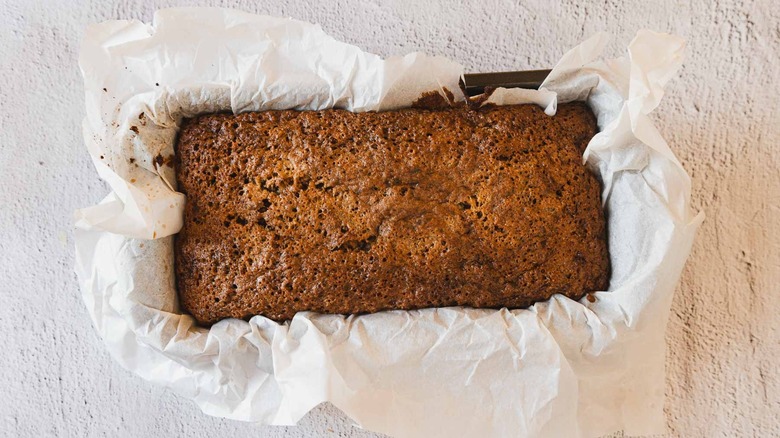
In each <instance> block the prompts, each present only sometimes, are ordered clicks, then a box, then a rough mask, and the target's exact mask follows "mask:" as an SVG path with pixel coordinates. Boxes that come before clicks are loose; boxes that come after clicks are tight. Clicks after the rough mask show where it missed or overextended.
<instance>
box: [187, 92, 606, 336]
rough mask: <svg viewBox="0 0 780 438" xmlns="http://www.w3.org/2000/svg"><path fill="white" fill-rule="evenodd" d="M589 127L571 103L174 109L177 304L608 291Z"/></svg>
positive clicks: (267, 310)
mask: <svg viewBox="0 0 780 438" xmlns="http://www.w3.org/2000/svg"><path fill="white" fill-rule="evenodd" d="M595 133H596V123H595V118H594V116H593V114H592V113H591V111H590V109H589V108H588V107H587V106H586V105H584V104H582V103H573V104H564V105H560V106H559V107H558V113H557V115H555V116H554V117H549V116H547V115H545V114H544V112H543V111H542V110H541V109H540V108H538V107H537V106H535V105H518V106H503V107H488V108H482V109H478V110H475V109H470V108H468V107H466V106H457V107H453V108H447V109H437V110H427V109H405V110H399V111H388V112H380V113H375V112H369V113H360V114H356V113H351V112H348V111H344V110H326V111H266V112H256V113H244V114H239V115H232V114H212V115H205V116H200V117H196V118H194V119H189V120H185V121H184V123H183V126H182V129H181V132H180V134H179V138H178V140H177V145H176V148H177V149H176V161H175V167H176V176H177V179H178V188H179V190H180V191H181V192H183V193H184V194H186V195H187V204H186V208H185V213H184V227H183V228H182V230H181V232H180V233H179V234H178V235H177V237H176V245H175V248H176V249H175V270H176V280H177V287H178V290H179V294H180V301H181V305H182V306H183V308H184V309H185V310H186V311H187V312H189V313H190V314H192V315H193V316H194V317H195V319H196V320H197V321H198V322H199V323H200V324H204V325H207V324H211V323H214V322H216V321H218V320H220V319H223V318H228V317H234V318H248V317H250V316H252V315H265V316H267V317H269V318H271V319H274V320H279V321H281V320H286V319H290V318H292V317H293V315H295V313H296V312H299V311H304V310H310V311H315V312H320V313H341V314H353V313H366V312H376V311H380V310H386V309H419V308H426V307H444V306H468V307H487V308H501V307H509V308H521V307H525V306H528V305H530V304H532V303H534V302H536V301H540V300H546V299H548V298H549V297H550V296H552V295H553V294H556V293H560V294H564V295H566V296H568V297H571V298H574V299H579V298H581V297H582V296H583V295H584V294H586V293H588V292H591V291H597V290H604V289H606V287H607V283H608V280H609V257H608V253H607V241H606V230H605V227H606V224H605V219H604V214H603V211H602V208H601V199H600V190H601V187H600V184H599V181H598V180H597V178H596V177H595V176H594V175H593V174H591V173H590V172H589V171H588V170H587V169H586V168H585V167H584V166H583V164H582V152H583V150H584V148H585V146H586V145H587V143H588V141H589V140H590V138H591V137H592V136H593V135H594V134H595Z"/></svg>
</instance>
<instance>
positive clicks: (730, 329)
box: [0, 0, 780, 437]
mask: <svg viewBox="0 0 780 438" xmlns="http://www.w3.org/2000/svg"><path fill="white" fill-rule="evenodd" d="M1 3H2V6H0V66H1V67H0V108H1V109H0V178H1V179H2V184H1V185H0V292H1V295H0V352H1V353H0V369H2V374H0V436H133V437H135V436H139V437H145V436H160V435H162V434H168V435H173V436H188V435H203V436H218V435H224V436H230V435H235V436H263V437H273V436H282V435H285V436H370V435H371V434H368V433H366V432H363V431H360V430H357V429H353V428H352V427H351V426H350V425H349V422H348V420H346V419H345V418H344V417H343V416H342V415H340V414H339V413H338V412H336V411H335V409H333V408H331V407H327V406H326V407H322V408H320V409H317V410H315V411H314V412H313V413H312V414H310V415H309V416H307V417H306V418H305V419H304V420H302V422H301V426H299V427H297V428H271V427H258V426H254V425H250V424H243V423H235V422H230V421H225V420H219V419H214V418H210V417H206V416H205V415H203V414H201V413H200V412H199V411H198V410H197V409H196V408H195V407H194V405H193V404H191V403H190V402H188V401H186V400H183V399H180V398H179V397H177V396H175V395H173V394H171V393H169V392H167V391H165V390H162V389H160V388H158V387H155V386H152V385H150V384H148V383H146V382H144V381H141V380H140V379H139V378H136V377H135V376H133V375H130V374H129V373H128V372H126V371H124V370H123V369H121V368H120V367H119V366H117V365H115V364H114V363H113V362H112V360H111V359H110V358H109V357H108V355H107V354H106V352H105V351H104V349H103V347H102V344H101V342H100V340H99V339H98V337H97V336H96V334H95V331H94V330H93V328H92V325H91V323H90V320H89V317H88V316H87V312H86V311H85V308H84V305H83V304H82V302H81V298H80V296H79V292H78V290H77V288H76V281H75V278H74V274H73V271H72V266H73V242H72V236H71V219H70V218H71V213H72V211H73V210H74V209H76V208H77V207H83V206H87V205H91V204H93V203H95V202H97V201H98V200H99V199H100V198H102V197H103V196H104V195H105V194H106V192H107V190H106V186H104V185H103V184H102V183H101V182H100V181H99V180H98V178H97V175H96V174H95V172H94V171H93V169H92V166H91V164H90V163H89V160H88V158H87V153H86V150H85V147H84V146H83V144H82V140H81V133H80V122H81V118H82V116H83V112H84V109H83V97H82V85H81V78H80V76H79V72H78V67H77V64H76V57H77V52H78V45H79V39H80V38H81V35H82V32H83V29H84V27H85V26H86V25H87V24H88V23H94V22H97V21H101V20H105V19H111V18H137V19H142V20H145V21H149V20H150V19H151V17H152V11H153V10H154V9H156V8H158V7H163V6H172V5H184V4H192V5H194V4H201V5H205V4H209V5H230V6H234V7H239V8H241V9H245V10H250V11H256V12H265V13H270V14H275V15H283V16H292V17H295V18H299V19H303V20H308V21H313V22H318V23H321V24H322V26H323V27H324V28H325V29H326V31H328V32H330V33H331V34H333V35H334V36H336V37H338V38H341V39H344V40H346V41H349V42H351V43H354V44H356V45H358V46H360V47H362V48H365V49H368V50H370V51H374V52H376V53H379V54H381V55H391V54H403V53H406V52H408V51H413V50H422V51H425V52H428V53H432V54H442V55H446V56H448V57H451V58H453V59H456V60H458V61H460V62H461V63H462V64H464V65H465V66H466V67H467V69H468V70H471V71H492V70H504V69H523V68H531V67H546V66H550V65H551V64H552V63H553V62H554V61H555V60H556V59H557V58H558V57H559V56H560V54H561V53H562V52H563V51H564V50H565V49H567V48H569V47H571V46H573V45H575V44H576V43H578V42H579V41H581V40H582V39H583V38H585V37H586V36H589V35H591V34H592V33H593V32H596V31H598V30H607V31H609V32H611V33H613V34H615V35H616V40H615V41H616V42H615V44H613V46H612V47H613V48H617V47H618V46H621V47H622V46H624V45H625V44H626V43H627V42H628V40H629V39H630V37H631V36H632V35H633V33H634V32H635V31H636V30H637V29H639V28H644V27H646V28H652V29H656V30H664V31H671V32H674V33H678V34H681V35H683V36H685V37H686V38H688V40H689V50H688V58H687V61H686V63H685V67H684V69H683V71H682V74H681V76H680V78H678V79H676V80H674V81H673V82H672V84H671V86H670V88H669V90H668V91H669V94H668V96H667V98H666V100H665V101H664V103H663V104H662V105H661V107H660V108H659V110H658V111H657V112H656V120H657V122H658V126H659V128H660V130H661V132H662V133H663V134H664V135H665V136H666V138H667V139H668V140H669V141H670V143H671V145H672V147H673V148H674V150H675V151H676V152H677V154H678V156H679V157H680V159H681V160H682V162H683V164H684V165H685V168H686V169H688V171H689V172H690V173H691V175H692V176H693V187H694V195H693V205H694V206H695V207H696V208H697V209H702V210H705V211H706V213H707V220H706V221H705V223H704V225H703V227H702V229H701V231H700V233H699V236H698V240H697V241H696V244H695V245H694V250H693V254H692V255H691V259H690V261H689V263H688V265H687V267H686V269H685V272H684V274H683V280H682V284H681V285H680V287H679V289H678V292H677V295H676V297H675V301H674V309H673V313H672V318H671V321H670V325H669V329H668V336H667V337H668V345H669V357H668V361H667V362H668V384H667V391H666V392H667V395H668V401H667V405H666V411H667V414H668V419H669V429H670V433H669V436H686V437H705V436H706V437H717V436H759V437H768V436H780V425H779V424H780V378H779V376H778V374H779V373H778V361H780V333H779V332H780V324H779V321H780V316H778V315H780V299H779V298H780V297H779V296H778V289H780V287H778V283H780V234H779V231H780V218H779V217H778V214H780V177H779V176H778V167H780V128H778V126H780V105H779V104H778V91H780V89H779V87H778V85H777V79H778V78H780V62H779V61H778V55H780V6H779V4H778V3H777V2H775V1H773V0H763V1H760V0H756V1H748V0H712V1H711V0H695V1H690V2H689V1H679V2H678V1H672V0H665V1H659V2H653V1H618V2H615V4H612V2H611V1H582V0H567V1H557V2H555V1H554V2H548V1H547V0H532V1H528V2H525V3H523V4H515V3H512V2H509V1H501V0H480V1H474V2H472V4H462V2H457V3H453V4H452V5H449V6H445V4H446V3H447V2H445V1H444V0H431V1H426V2H422V1H420V2H419V3H420V4H417V5H414V6H413V2H410V1H396V2H386V3H385V2H379V1H375V0H374V1H371V0H369V1H354V2H353V1H322V2H308V1H297V0H281V1H265V2H260V4H259V5H256V4H255V2H249V1H232V2H231V1H224V2H220V1H202V2H186V1H181V2H174V1H170V2H168V1H142V0H134V1H132V0H128V1H105V2H98V1H94V2H89V1H84V0H78V1H77V0H73V1H66V0H62V1H59V2H57V1H51V2H40V1H29V0H4V1H3V2H1ZM310 3H311V4H310Z"/></svg>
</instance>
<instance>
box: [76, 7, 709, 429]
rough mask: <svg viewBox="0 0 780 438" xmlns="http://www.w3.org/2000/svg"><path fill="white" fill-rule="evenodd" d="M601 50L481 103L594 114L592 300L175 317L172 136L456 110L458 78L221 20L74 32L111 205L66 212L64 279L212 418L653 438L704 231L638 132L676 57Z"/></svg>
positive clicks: (152, 371) (416, 57) (585, 50)
mask: <svg viewBox="0 0 780 438" xmlns="http://www.w3.org/2000/svg"><path fill="white" fill-rule="evenodd" d="M606 41H607V36H606V35H603V34H599V35H596V36H594V37H592V38H590V39H588V40H587V41H585V42H583V43H582V44H581V45H579V46H577V47H576V48H574V49H573V50H571V51H570V52H568V53H566V54H565V55H564V56H563V58H562V59H561V61H560V62H559V63H558V65H556V67H555V69H554V70H553V72H552V74H551V75H550V77H549V78H548V79H547V81H546V82H545V83H544V85H543V87H542V89H540V90H539V91H528V90H498V91H497V92H496V93H494V94H493V96H492V97H491V101H492V102H493V103H497V104H513V103H536V104H539V105H541V106H542V107H544V108H545V110H546V111H547V113H548V114H554V113H555V109H556V105H557V102H566V101H571V100H587V102H588V103H589V104H590V105H591V107H592V108H593V110H594V112H595V113H596V115H597V117H598V123H599V127H600V130H601V132H600V133H599V134H598V135H597V136H596V137H594V138H593V140H592V141H591V142H590V144H589V146H588V149H587V150H586V152H585V155H584V160H585V161H586V163H587V165H589V166H591V167H592V168H593V169H594V170H595V171H596V172H598V173H599V174H600V175H601V177H602V179H603V180H604V183H605V188H604V194H603V200H604V206H605V209H606V212H607V215H608V221H609V227H608V229H609V249H610V254H611V261H612V267H613V272H612V278H611V285H610V290H609V291H602V292H597V293H596V294H595V297H596V299H595V301H594V302H590V301H588V300H587V299H583V300H581V301H580V302H576V301H572V300H570V299H568V298H565V297H562V296H555V297H553V298H552V299H550V300H549V301H547V302H543V303H538V304H536V305H534V306H532V307H531V308H529V309H526V310H511V311H510V310H506V309H504V310H500V311H496V310H474V309H463V308H445V309H426V310H420V311H411V312H405V311H391V312H381V313H377V314H371V315H363V316H357V317H354V316H350V317H343V316H338V315H318V314H313V313H299V314H298V315H296V316H295V318H294V319H293V320H292V321H290V322H288V323H286V324H278V323H275V322H273V321H270V320H268V319H266V318H264V317H262V316H257V317H254V318H252V319H251V320H250V321H249V322H246V321H241V320H225V321H222V322H220V323H218V324H215V325H214V326H213V327H211V329H209V330H207V329H204V328H200V327H197V326H196V325H195V324H194V321H193V319H192V318H191V317H189V316H187V315H182V314H180V313H179V312H180V311H179V307H178V304H177V298H176V289H175V284H174V276H173V269H172V267H173V251H172V235H173V234H175V233H176V232H177V231H178V230H179V229H180V227H181V224H182V206H183V203H184V202H185V199H184V196H183V195H181V194H180V193H177V192H176V191H175V181H174V178H173V172H172V169H171V168H170V167H169V166H168V165H166V164H165V162H166V160H168V159H170V157H171V156H172V154H173V142H174V139H175V135H176V132H177V124H178V123H179V122H180V120H181V118H182V117H185V116H192V115H195V114H199V113H205V112H214V111H224V110H232V111H234V112H241V111H257V110H264V109H286V108H296V109H301V110H305V109H310V110H316V109H324V108H331V107H341V108H347V109H349V110H352V111H369V110H388V109H393V108H398V107H403V106H408V105H409V104H411V103H412V102H413V101H414V100H415V99H417V98H418V97H419V96H420V95H421V94H422V93H423V92H426V91H430V90H440V91H441V90H443V89H444V88H447V89H449V90H451V91H453V92H455V94H456V97H458V96H460V94H459V93H458V92H457V90H458V86H457V82H458V79H459V77H460V75H461V74H462V68H461V66H459V65H458V64H456V63H454V62H452V61H449V60H447V59H444V58H441V57H431V56H426V55H422V54H419V53H413V54H410V55H407V56H404V57H394V58H389V59H386V60H382V59H380V58H379V57H377V56H375V55H372V54H368V53H365V52H362V51H361V50H359V49H358V48H356V47H354V46H350V45H348V44H345V43H341V42H339V41H336V40H334V39H333V38H331V37H329V36H328V35H326V34H324V33H323V31H322V30H321V29H320V27H319V26H316V25H312V24H307V23H302V22H299V21H294V20H289V19H281V18H273V17H266V16H257V15H251V14H246V13H242V12H238V11H232V10H223V9H168V10H163V11H159V12H158V13H156V14H155V16H154V21H153V23H152V24H145V23H141V22H138V21H110V22H105V23H101V24H98V25H95V26H92V27H90V28H89V29H88V31H87V33H86V37H85V39H84V42H83V48H82V52H81V57H80V66H81V69H82V71H83V74H84V79H85V86H86V112H87V116H86V119H85V120H84V126H83V129H84V138H85V141H86V144H87V147H88V149H89V153H90V155H91V157H92V159H93V162H94V164H95V167H96V169H97V171H98V173H99V174H100V176H101V178H103V179H104V180H105V181H106V182H107V183H108V184H109V185H110V186H111V193H110V194H109V195H108V196H107V197H106V198H105V199H104V200H103V201H102V202H100V203H99V204H98V205H96V206H93V207H88V208H85V209H82V210H79V211H77V212H76V227H77V230H76V272H77V274H78V277H79V281H80V283H81V287H82V291H83V297H84V300H85V302H86V304H87V307H88V309H89V313H90V315H91V316H92V318H93V320H94V323H95V326H96V328H97V330H98V332H99V333H100V336H101V337H102V338H103V340H104V341H105V343H106V345H107V347H108V349H109V351H110V352H111V354H112V356H113V357H114V358H115V359H116V360H117V361H119V362H120V363H121V364H122V365H123V366H124V367H126V368H127V369H129V370H131V371H133V372H135V373H136V374H138V375H140V376H141V377H143V378H145V379H147V380H149V381H152V382H156V383H159V384H161V385H165V386H167V387H169V388H171V389H173V390H174V391H176V392H177V393H179V394H181V395H183V396H185V397H187V398H190V399H192V400H194V401H195V402H196V403H197V404H198V406H200V408H201V409H202V410H203V411H204V412H205V413H207V414H209V415H215V416H221V417H227V418H232V419H238V420H245V421H255V422H261V423H265V424H278V425H283V424H294V423H295V422H296V421H298V420H299V419H300V418H301V417H302V416H303V415H304V414H306V412H308V411H309V410H310V409H312V408H313V407H315V406H316V405H318V404H320V403H322V402H325V401H329V402H331V403H333V404H334V405H336V406H337V407H338V408H340V409H342V410H343V411H344V412H345V413H346V414H347V415H349V416H350V417H351V418H352V419H354V421H355V422H356V423H357V424H358V425H359V426H361V427H364V428H367V429H370V430H374V431H379V432H384V433H387V434H390V435H394V436H403V437H432V436H479V437H489V436H496V437H498V436H529V437H531V436H533V437H537V436H539V437H551V436H556V437H557V436H566V437H576V436H599V435H602V434H606V433H610V432H613V431H615V430H619V429H623V430H625V431H626V433H627V434H630V435H634V434H652V433H659V432H662V431H663V430H664V416H663V396H664V348H665V347H664V329H665V326H666V321H667V319H668V316H669V308H670V305H671V299H672V294H673V292H674V289H675V285H676V283H677V280H678V278H679V276H680V272H681V270H682V267H683V264H684V262H685V259H686V257H687V256H688V253H689V251H690V247H691V244H692V240H693V237H694V234H695V231H696V228H697V227H698V225H699V224H700V222H701V220H702V218H703V217H702V215H694V214H692V212H691V210H690V205H689V197H690V181H689V177H688V176H687V174H686V173H685V171H684V170H683V169H682V167H681V166H680V163H679V162H678V161H677V159H676V158H675V157H674V155H673V154H672V152H671V150H670V149H669V147H668V146H667V144H666V142H665V141H664V140H663V138H662V137H661V136H660V135H659V133H658V131H657V130H656V129H655V127H654V126H653V123H652V121H651V119H650V118H649V117H648V113H650V112H651V111H652V110H653V109H654V108H655V107H656V106H657V105H658V103H659V101H660V99H661V97H662V95H663V87H664V85H665V83H666V82H667V81H668V80H669V79H670V78H671V77H673V76H674V74H675V72H676V70H677V69H678V68H679V66H680V63H681V61H682V50H683V46H684V43H683V41H682V40H681V39H679V38H677V37H674V36H671V35H665V34H657V33H652V32H648V31H641V32H639V33H638V34H637V36H636V38H635V39H634V40H633V41H632V42H631V44H630V45H629V47H628V54H627V56H625V57H622V58H618V59H610V60H600V59H599V57H600V56H601V51H602V49H603V47H604V45H605V43H606ZM458 99H460V100H462V99H463V98H462V96H461V97H458ZM518 190H522V187H518Z"/></svg>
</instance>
